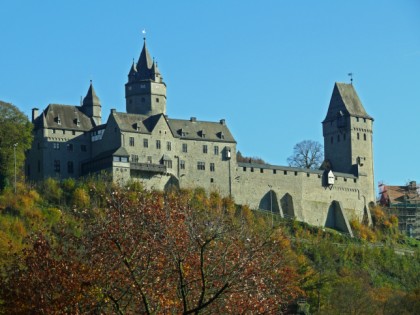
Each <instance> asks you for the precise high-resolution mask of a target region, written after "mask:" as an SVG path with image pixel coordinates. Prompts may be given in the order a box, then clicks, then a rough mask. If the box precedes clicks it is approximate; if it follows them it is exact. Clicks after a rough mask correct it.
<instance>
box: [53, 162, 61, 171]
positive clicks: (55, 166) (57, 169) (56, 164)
mask: <svg viewBox="0 0 420 315" xmlns="http://www.w3.org/2000/svg"><path fill="white" fill-rule="evenodd" d="M54 172H56V173H60V160H54Z"/></svg>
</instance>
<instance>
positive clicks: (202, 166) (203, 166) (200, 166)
mask: <svg viewBox="0 0 420 315" xmlns="http://www.w3.org/2000/svg"><path fill="white" fill-rule="evenodd" d="M197 169H198V170H200V171H204V170H205V169H206V163H205V162H197Z"/></svg>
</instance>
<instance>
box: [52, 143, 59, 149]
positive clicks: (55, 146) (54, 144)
mask: <svg viewBox="0 0 420 315" xmlns="http://www.w3.org/2000/svg"><path fill="white" fill-rule="evenodd" d="M53 148H54V150H60V143H58V142H53Z"/></svg>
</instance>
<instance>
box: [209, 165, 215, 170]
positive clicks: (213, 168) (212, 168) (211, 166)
mask: <svg viewBox="0 0 420 315" xmlns="http://www.w3.org/2000/svg"><path fill="white" fill-rule="evenodd" d="M214 171H215V167H214V163H210V172H214Z"/></svg>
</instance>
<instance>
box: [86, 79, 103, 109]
mask: <svg viewBox="0 0 420 315" xmlns="http://www.w3.org/2000/svg"><path fill="white" fill-rule="evenodd" d="M95 105H96V106H101V102H100V101H99V97H98V96H97V95H96V92H95V89H94V88H93V84H92V80H90V86H89V90H88V92H87V94H86V96H85V98H84V99H83V106H95Z"/></svg>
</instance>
